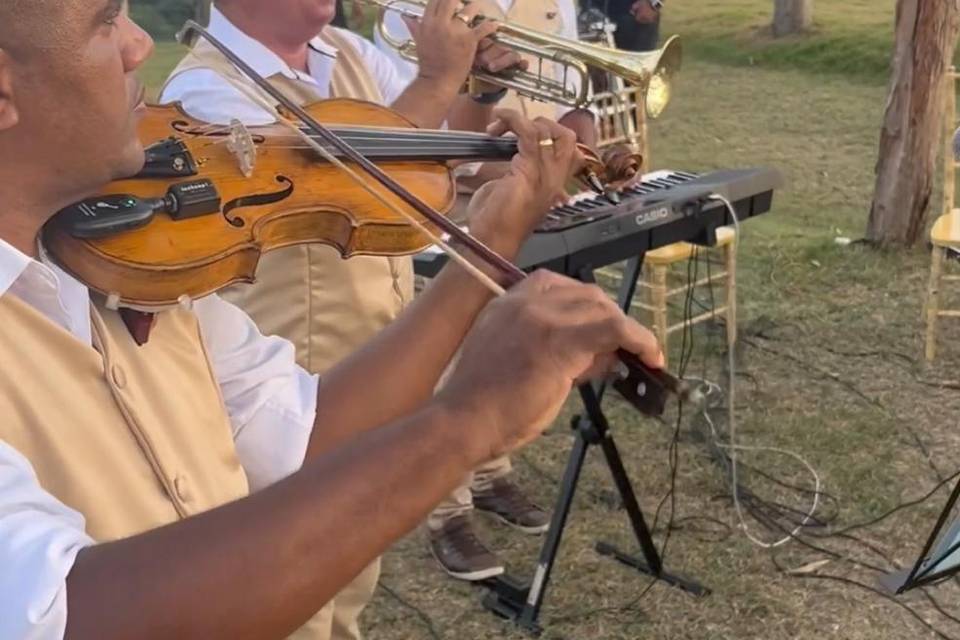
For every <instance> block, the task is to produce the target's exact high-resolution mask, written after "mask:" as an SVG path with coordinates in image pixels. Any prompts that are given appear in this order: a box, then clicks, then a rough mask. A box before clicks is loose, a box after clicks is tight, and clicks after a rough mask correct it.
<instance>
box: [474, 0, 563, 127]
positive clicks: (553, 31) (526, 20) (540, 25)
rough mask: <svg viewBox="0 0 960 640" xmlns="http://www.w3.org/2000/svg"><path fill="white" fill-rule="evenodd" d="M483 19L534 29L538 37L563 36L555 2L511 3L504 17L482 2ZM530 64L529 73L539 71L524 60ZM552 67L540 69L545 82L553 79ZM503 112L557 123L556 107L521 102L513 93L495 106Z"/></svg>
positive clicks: (485, 0) (525, 0) (522, 0)
mask: <svg viewBox="0 0 960 640" xmlns="http://www.w3.org/2000/svg"><path fill="white" fill-rule="evenodd" d="M482 1H483V3H484V6H485V7H486V8H485V9H484V14H485V15H491V16H497V17H502V18H503V19H504V20H506V21H507V22H512V23H515V24H518V25H520V26H523V27H527V28H530V29H534V30H536V31H540V32H542V33H548V34H550V35H554V36H559V35H561V34H562V33H563V28H564V24H563V14H561V13H560V7H559V6H557V0H514V2H513V5H512V6H511V7H510V10H509V11H507V13H506V15H504V13H503V10H501V9H500V6H499V5H498V4H497V3H496V2H494V1H493V0H482ZM524 58H526V59H527V61H529V63H530V67H529V69H530V70H531V71H535V70H537V69H538V68H539V67H538V65H537V64H536V62H535V58H534V57H532V56H529V55H526V56H524ZM555 67H556V65H555V64H553V63H547V64H544V65H543V73H544V75H545V76H546V77H547V78H550V79H554V78H555V72H556V70H555ZM497 106H498V107H500V108H504V109H516V110H518V111H520V112H522V113H523V114H524V115H526V116H527V117H528V118H530V119H531V120H532V119H534V118H538V117H541V116H542V117H544V118H549V119H550V120H556V119H557V105H556V104H554V103H552V102H540V101H538V100H531V99H529V98H521V97H520V96H518V95H517V94H516V93H514V92H512V91H511V92H510V93H509V94H508V95H507V96H506V97H505V98H504V99H503V100H501V101H500V103H499V104H498V105H497Z"/></svg>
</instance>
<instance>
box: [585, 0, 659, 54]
mask: <svg viewBox="0 0 960 640" xmlns="http://www.w3.org/2000/svg"><path fill="white" fill-rule="evenodd" d="M593 4H594V5H596V4H598V2H597V1H596V0H594V2H593ZM603 4H605V5H606V7H601V8H604V9H605V11H606V13H607V16H609V17H610V19H611V20H612V21H613V22H614V23H615V24H616V25H617V30H616V32H615V33H614V36H613V37H614V39H615V40H616V43H617V48H619V49H626V50H628V51H653V50H654V49H656V48H657V47H658V46H659V42H660V15H661V13H662V11H663V4H664V0H605V1H604V2H603Z"/></svg>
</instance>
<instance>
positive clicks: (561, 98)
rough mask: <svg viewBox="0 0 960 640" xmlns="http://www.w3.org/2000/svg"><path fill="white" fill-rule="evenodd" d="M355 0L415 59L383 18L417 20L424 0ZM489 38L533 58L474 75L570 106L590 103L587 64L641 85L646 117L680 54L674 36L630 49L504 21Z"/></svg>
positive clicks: (666, 90) (656, 106) (657, 110)
mask: <svg viewBox="0 0 960 640" xmlns="http://www.w3.org/2000/svg"><path fill="white" fill-rule="evenodd" d="M358 1H359V2H363V3H364V4H367V5H370V6H374V7H377V8H379V15H378V16H377V27H376V28H377V31H378V32H379V33H380V37H381V38H383V40H384V42H386V43H387V45H388V46H390V47H392V48H393V49H395V50H396V51H397V53H398V54H399V55H400V56H401V57H402V58H403V59H404V60H407V61H409V62H412V63H414V64H416V63H417V47H416V44H415V43H414V41H413V39H412V38H408V39H406V40H402V39H399V38H396V37H394V36H393V35H391V34H390V33H389V29H388V28H387V26H386V20H385V18H386V15H387V13H388V12H391V11H392V12H395V13H398V14H400V15H401V16H404V17H407V18H414V19H418V18H420V17H421V16H422V15H423V11H424V8H425V7H426V0H358ZM465 1H467V0H465ZM489 19H491V18H486V17H479V18H478V20H489ZM493 39H494V40H495V41H496V42H498V43H499V44H501V45H503V46H505V47H507V48H509V49H511V50H513V51H516V52H517V53H519V54H521V55H526V56H531V57H532V58H533V60H534V62H533V64H532V65H531V68H530V69H529V70H526V71H522V70H520V71H518V70H513V71H508V72H499V73H489V72H485V71H475V72H474V74H473V77H474V78H475V79H477V80H483V81H485V82H488V83H490V84H493V85H496V86H499V87H505V88H507V89H512V90H514V91H516V92H517V93H518V94H520V95H521V96H524V97H526V98H531V99H534V100H541V101H544V102H556V103H559V104H562V105H566V106H569V107H586V106H587V105H589V104H590V69H591V68H594V69H599V70H601V71H605V72H607V73H612V74H613V75H615V76H619V77H621V78H623V79H624V80H626V81H627V82H629V83H631V84H633V85H636V86H638V87H641V88H642V93H643V95H644V97H645V100H644V102H645V104H646V111H647V115H649V116H650V117H651V118H656V117H657V116H659V115H660V114H661V113H662V112H663V110H664V109H665V108H666V106H667V104H668V103H669V102H670V95H671V89H672V79H673V75H674V74H675V73H677V71H679V70H680V61H681V58H682V56H683V54H682V49H681V46H680V39H679V38H678V37H677V36H673V37H671V38H670V39H669V40H667V42H666V44H664V46H663V47H661V48H660V49H657V50H656V51H648V52H642V53H634V52H629V51H622V50H619V49H614V48H611V47H605V46H602V45H596V44H589V43H585V42H579V41H577V40H569V39H567V38H560V37H558V36H554V35H550V34H546V33H542V32H540V31H535V30H533V29H528V28H526V27H522V26H520V25H517V24H512V23H510V22H503V23H502V24H501V26H500V29H499V30H498V31H497V33H496V34H494V36H493ZM551 63H554V64H556V65H559V67H560V69H561V72H560V73H556V74H548V69H550V64H551ZM548 75H552V76H554V77H548ZM556 76H559V77H556Z"/></svg>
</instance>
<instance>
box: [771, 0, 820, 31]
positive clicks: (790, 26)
mask: <svg viewBox="0 0 960 640" xmlns="http://www.w3.org/2000/svg"><path fill="white" fill-rule="evenodd" d="M811 26H813V0H773V36H774V37H775V38H779V37H781V36H786V35H790V34H791V33H800V32H801V31H806V30H807V29H809V28H810V27H811Z"/></svg>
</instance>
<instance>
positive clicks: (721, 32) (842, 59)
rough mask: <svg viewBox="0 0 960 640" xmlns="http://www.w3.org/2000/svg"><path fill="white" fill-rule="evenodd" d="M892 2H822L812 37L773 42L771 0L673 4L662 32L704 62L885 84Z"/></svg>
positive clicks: (817, 7)
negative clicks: (673, 36) (674, 35)
mask: <svg viewBox="0 0 960 640" xmlns="http://www.w3.org/2000/svg"><path fill="white" fill-rule="evenodd" d="M894 6H895V3H894V2H893V0H843V1H842V2H838V1H832V0H826V1H824V0H819V1H818V2H816V3H815V4H814V28H813V29H812V30H811V31H810V33H807V34H804V35H801V36H793V37H787V38H782V39H774V38H773V37H772V35H771V33H770V29H769V25H770V22H771V20H772V16H773V2H772V1H771V0H699V1H698V2H674V3H670V4H669V6H668V7H667V9H666V10H665V13H664V23H663V25H662V33H663V34H670V33H677V34H680V36H681V37H682V38H683V42H684V46H685V48H686V52H687V53H688V54H689V55H690V56H692V57H696V58H699V59H702V60H709V61H713V62H722V63H726V64H736V65H756V66H763V67H770V68H777V69H801V70H804V71H808V72H815V73H831V74H842V75H845V76H847V77H849V78H851V79H853V80H855V81H857V82H870V83H884V82H886V79H887V74H888V70H889V62H890V56H891V53H892V51H893V26H894Z"/></svg>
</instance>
